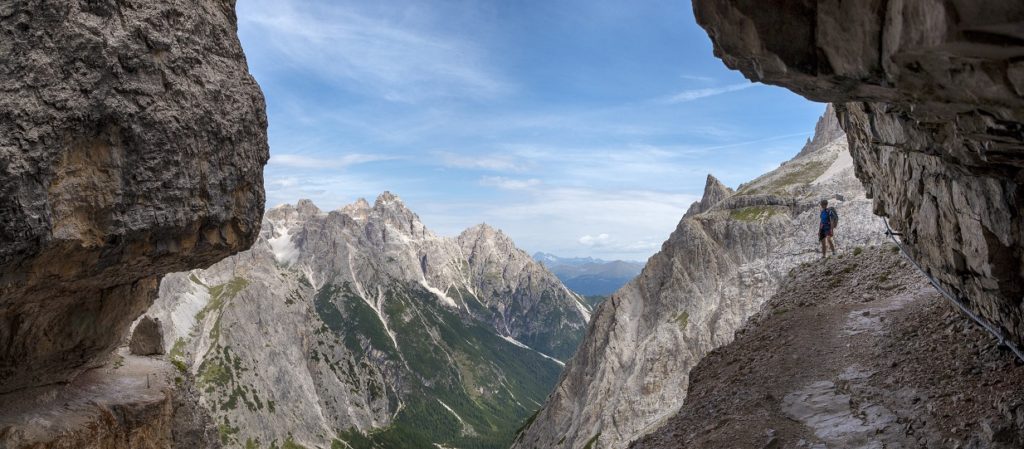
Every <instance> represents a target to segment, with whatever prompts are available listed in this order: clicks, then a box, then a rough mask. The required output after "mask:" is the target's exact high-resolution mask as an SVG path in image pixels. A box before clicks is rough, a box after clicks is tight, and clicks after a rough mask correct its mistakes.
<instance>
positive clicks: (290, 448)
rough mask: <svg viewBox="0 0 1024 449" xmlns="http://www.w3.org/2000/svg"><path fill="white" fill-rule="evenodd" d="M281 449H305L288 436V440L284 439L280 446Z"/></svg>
mask: <svg viewBox="0 0 1024 449" xmlns="http://www.w3.org/2000/svg"><path fill="white" fill-rule="evenodd" d="M281 449H306V446H303V445H301V444H299V443H296V442H295V440H294V439H293V438H292V436H291V435H288V438H286V439H285V440H284V443H283V444H282V445H281Z"/></svg>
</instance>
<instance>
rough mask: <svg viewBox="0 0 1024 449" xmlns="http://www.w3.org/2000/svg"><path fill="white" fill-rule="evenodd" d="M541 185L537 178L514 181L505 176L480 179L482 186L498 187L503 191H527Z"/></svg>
mask: <svg viewBox="0 0 1024 449" xmlns="http://www.w3.org/2000/svg"><path fill="white" fill-rule="evenodd" d="M541 184H543V182H542V181H541V180H539V179H537V178H529V179H513V178H506V177H503V176H484V177H482V178H480V185H484V186H490V187H497V188H499V189H502V190H526V189H529V188H533V187H537V186H540V185H541Z"/></svg>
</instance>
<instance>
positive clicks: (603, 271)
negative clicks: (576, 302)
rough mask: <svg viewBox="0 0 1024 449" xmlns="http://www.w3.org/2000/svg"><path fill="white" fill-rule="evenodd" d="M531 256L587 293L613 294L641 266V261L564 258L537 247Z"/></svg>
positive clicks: (570, 284) (568, 285)
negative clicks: (541, 250) (540, 250)
mask: <svg viewBox="0 0 1024 449" xmlns="http://www.w3.org/2000/svg"><path fill="white" fill-rule="evenodd" d="M533 259H534V260H536V261H538V262H541V263H542V264H543V265H544V266H545V267H546V268H548V269H549V270H551V272H553V273H554V274H555V275H556V276H558V278H559V279H561V280H562V282H563V283H564V284H565V285H566V286H567V287H569V288H570V289H572V290H573V291H575V292H578V293H580V294H582V295H585V296H588V297H589V296H607V295H610V294H612V293H613V292H615V290H618V289H619V288H621V287H622V286H623V285H626V283H627V282H629V280H630V279H633V277H635V276H636V275H637V274H639V273H640V269H641V268H643V263H642V262H635V261H626V260H610V261H609V260H604V259H597V258H593V257H567V258H563V257H558V256H556V255H554V254H550V253H545V252H539V251H538V252H536V253H534V254H533Z"/></svg>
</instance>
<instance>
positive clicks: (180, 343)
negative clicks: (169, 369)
mask: <svg viewBox="0 0 1024 449" xmlns="http://www.w3.org/2000/svg"><path fill="white" fill-rule="evenodd" d="M185 344H186V342H185V339H184V338H181V337H179V338H178V339H177V340H174V345H173V346H171V352H169V353H167V355H168V356H169V357H170V358H171V359H180V360H184V359H185Z"/></svg>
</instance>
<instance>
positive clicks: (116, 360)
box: [114, 355, 124, 369]
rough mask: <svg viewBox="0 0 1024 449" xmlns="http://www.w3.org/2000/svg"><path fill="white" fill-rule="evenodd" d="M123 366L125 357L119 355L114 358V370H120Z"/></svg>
mask: <svg viewBox="0 0 1024 449" xmlns="http://www.w3.org/2000/svg"><path fill="white" fill-rule="evenodd" d="M122 366H124V357H122V356H119V355H118V356H115V357H114V369H118V368H120V367H122Z"/></svg>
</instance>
